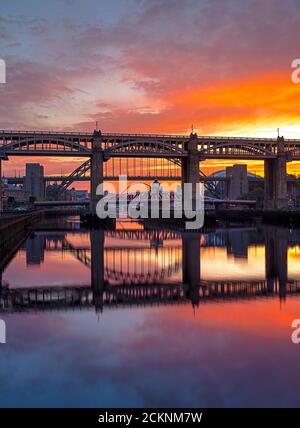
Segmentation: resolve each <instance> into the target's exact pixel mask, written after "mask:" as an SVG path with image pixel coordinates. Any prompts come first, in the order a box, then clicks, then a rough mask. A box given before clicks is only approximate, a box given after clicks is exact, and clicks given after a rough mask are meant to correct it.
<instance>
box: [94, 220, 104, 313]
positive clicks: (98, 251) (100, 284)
mask: <svg viewBox="0 0 300 428" xmlns="http://www.w3.org/2000/svg"><path fill="white" fill-rule="evenodd" d="M90 240H91V284H92V289H93V298H94V305H95V308H96V311H99V310H100V311H102V309H103V292H104V240H105V236H104V230H103V229H101V228H99V229H94V228H93V229H91V232H90Z"/></svg>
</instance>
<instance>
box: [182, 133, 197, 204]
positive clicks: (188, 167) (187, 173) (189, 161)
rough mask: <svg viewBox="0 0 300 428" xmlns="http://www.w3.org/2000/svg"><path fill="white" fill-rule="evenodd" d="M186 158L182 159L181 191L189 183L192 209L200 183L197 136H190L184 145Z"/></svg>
mask: <svg viewBox="0 0 300 428" xmlns="http://www.w3.org/2000/svg"><path fill="white" fill-rule="evenodd" d="M186 150H187V152H188V156H187V157H186V158H183V159H182V189H183V193H184V186H183V185H184V184H185V183H191V185H192V199H193V208H194V207H195V206H196V203H195V201H196V195H197V194H196V192H197V184H198V183H199V182H200V172H199V171H200V162H199V151H198V140H197V134H191V135H190V140H189V141H188V143H187V144H186Z"/></svg>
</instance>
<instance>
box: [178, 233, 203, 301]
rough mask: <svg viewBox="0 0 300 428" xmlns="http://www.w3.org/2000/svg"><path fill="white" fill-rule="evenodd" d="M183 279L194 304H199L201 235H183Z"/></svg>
mask: <svg viewBox="0 0 300 428" xmlns="http://www.w3.org/2000/svg"><path fill="white" fill-rule="evenodd" d="M182 280H183V284H185V285H187V286H188V296H189V298H190V299H191V301H192V304H193V305H196V306H197V305H198V304H199V300H200V298H199V288H198V287H199V284H200V235H199V234H198V233H188V234H183V236H182Z"/></svg>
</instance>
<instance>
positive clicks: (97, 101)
mask: <svg viewBox="0 0 300 428" xmlns="http://www.w3.org/2000/svg"><path fill="white" fill-rule="evenodd" d="M299 29H300V8H299V1H298V0H285V1H284V2H283V1H282V0H264V1H261V0H243V1H242V2H241V1H240V0H110V1H104V0H85V1H84V2H83V1H80V0H53V1H51V2H43V1H38V0H27V1H26V2H24V1H21V0H13V1H11V0H1V2H0V58H2V59H4V60H5V61H6V66H7V70H6V72H7V83H6V84H5V85H0V100H1V102H0V129H24V130H25V129H31V130H33V129H39V130H52V129H53V130H58V129H59V130H89V131H90V130H93V129H94V128H95V122H96V121H98V123H99V127H100V128H101V130H102V131H104V132H123V131H125V132H133V133H138V132H149V133H174V134H175V133H176V134H188V133H190V132H191V127H192V125H193V126H194V129H195V130H196V132H197V133H198V134H199V135H216V134H217V135H247V136H258V135H259V136H272V137H274V136H276V135H277V128H278V127H279V128H280V133H281V134H283V135H284V136H285V137H287V138H288V137H290V138H300V123H299V113H300V84H298V85H297V84H294V83H293V82H292V80H291V73H292V68H291V63H292V61H293V60H294V59H295V58H300V44H299ZM41 161H42V160H41ZM43 163H44V164H45V166H46V170H47V172H48V173H55V172H56V173H57V172H60V171H61V169H64V171H63V172H65V173H67V172H71V170H72V167H73V166H76V165H78V160H77V161H76V160H74V161H72V162H68V163H67V164H65V163H63V162H62V160H61V159H60V160H57V159H50V160H49V159H48V160H46V161H43ZM58 164H59V165H58ZM73 164H74V165H73ZM23 165H24V160H23V161H22V160H21V159H12V160H11V161H10V162H8V163H6V164H5V165H4V172H5V173H6V172H8V173H12V172H13V171H17V172H18V171H20V170H22V168H23ZM215 165H216V161H209V162H208V163H207V168H215ZM218 165H221V166H224V165H225V162H223V163H222V164H220V163H219V164H218ZM71 166H72V167H71ZM250 167H251V169H252V170H261V169H262V164H259V163H258V164H257V163H256V164H253V163H252V164H251V165H250ZM70 168H71V169H70ZM289 168H290V169H293V168H294V169H295V168H296V169H299V172H300V168H299V167H298V166H297V165H296V166H295V165H290V166H289Z"/></svg>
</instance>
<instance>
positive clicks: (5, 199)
mask: <svg viewBox="0 0 300 428" xmlns="http://www.w3.org/2000/svg"><path fill="white" fill-rule="evenodd" d="M29 204H30V193H29V192H27V191H26V190H24V188H23V187H21V186H14V185H12V184H7V183H6V182H5V180H4V182H3V189H2V206H3V209H11V208H15V207H16V206H29Z"/></svg>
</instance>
